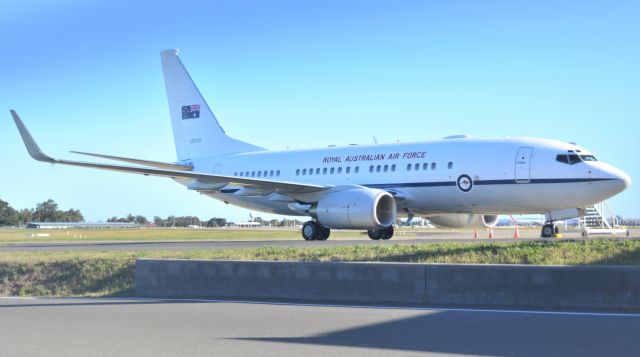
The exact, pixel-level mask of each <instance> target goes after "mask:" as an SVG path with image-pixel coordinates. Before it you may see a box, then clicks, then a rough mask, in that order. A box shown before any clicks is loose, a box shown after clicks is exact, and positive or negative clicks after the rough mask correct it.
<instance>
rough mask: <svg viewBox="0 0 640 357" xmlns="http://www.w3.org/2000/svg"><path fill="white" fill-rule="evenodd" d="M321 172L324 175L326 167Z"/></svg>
mask: <svg viewBox="0 0 640 357" xmlns="http://www.w3.org/2000/svg"><path fill="white" fill-rule="evenodd" d="M322 174H323V175H326V174H327V168H326V167H325V168H324V169H322Z"/></svg>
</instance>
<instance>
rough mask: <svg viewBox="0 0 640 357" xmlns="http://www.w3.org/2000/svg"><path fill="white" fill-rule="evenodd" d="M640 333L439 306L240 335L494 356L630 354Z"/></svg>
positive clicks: (588, 319) (607, 321)
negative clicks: (343, 323)
mask: <svg viewBox="0 0 640 357" xmlns="http://www.w3.org/2000/svg"><path fill="white" fill-rule="evenodd" d="M621 331H624V332H623V333H621ZM635 337H639V338H640V319H639V318H637V317H607V316H576V315H536V314H515V313H492V312H458V311H438V312H429V313H424V314H421V315H420V316H416V317H411V318H406V319H400V320H395V321H389V322H384V323H379V324H372V325H367V326H362V327H356V328H350V329H344V330H338V331H334V332H329V333H326V334H321V335H317V336H310V337H254V338H241V339H239V340H251V341H263V342H275V343H295V344H310V345H330V346H344V347H362V348H376V349H388V350H400V351H411V352H432V353H455V354H473V355H491V356H514V355H517V356H554V355H556V356H558V355H560V356H604V355H606V356H615V355H628V353H629V350H628V348H629V347H631V346H629V342H630V341H632V340H634V339H635ZM636 347H637V345H636Z"/></svg>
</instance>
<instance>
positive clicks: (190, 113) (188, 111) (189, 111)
mask: <svg viewBox="0 0 640 357" xmlns="http://www.w3.org/2000/svg"><path fill="white" fill-rule="evenodd" d="M195 118H200V104H193V105H184V106H182V120H184V119H195Z"/></svg>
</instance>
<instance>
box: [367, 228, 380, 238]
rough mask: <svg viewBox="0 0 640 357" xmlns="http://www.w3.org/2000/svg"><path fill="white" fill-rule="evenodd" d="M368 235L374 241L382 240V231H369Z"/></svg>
mask: <svg viewBox="0 0 640 357" xmlns="http://www.w3.org/2000/svg"><path fill="white" fill-rule="evenodd" d="M367 234H368V235H369V238H371V239H373V240H380V239H381V238H382V229H369V230H367Z"/></svg>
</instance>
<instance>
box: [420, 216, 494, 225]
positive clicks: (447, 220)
mask: <svg viewBox="0 0 640 357" xmlns="http://www.w3.org/2000/svg"><path fill="white" fill-rule="evenodd" d="M429 221H431V223H432V224H433V225H434V226H436V227H438V228H491V227H494V226H495V225H496V224H498V215H487V214H447V215H443V216H433V217H429Z"/></svg>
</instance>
